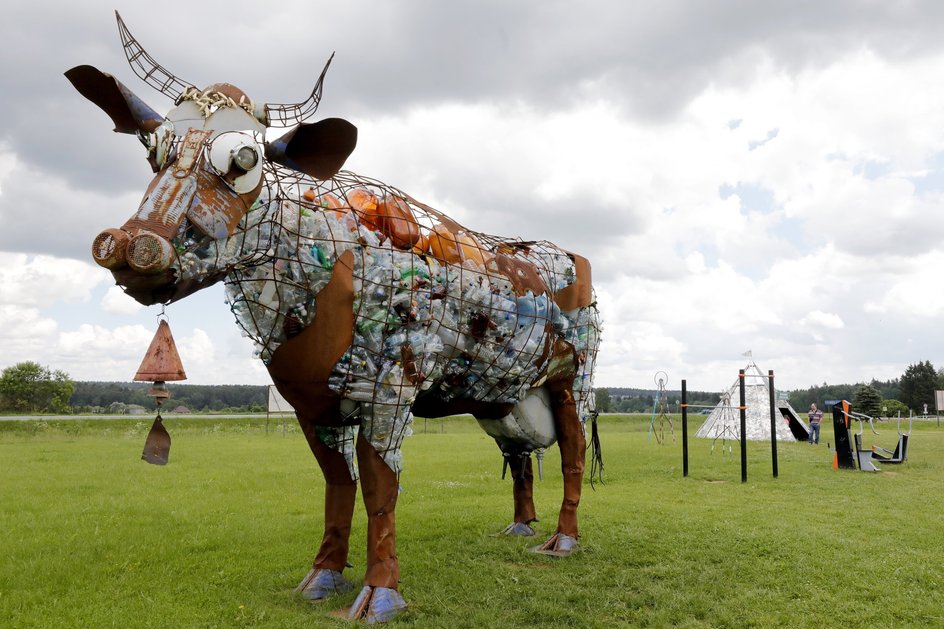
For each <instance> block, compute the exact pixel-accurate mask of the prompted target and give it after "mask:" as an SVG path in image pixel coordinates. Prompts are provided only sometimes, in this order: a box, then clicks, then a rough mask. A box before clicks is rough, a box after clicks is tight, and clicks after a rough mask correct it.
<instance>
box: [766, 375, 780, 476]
mask: <svg viewBox="0 0 944 629" xmlns="http://www.w3.org/2000/svg"><path fill="white" fill-rule="evenodd" d="M767 379H768V380H769V383H770V384H769V386H770V457H771V461H772V462H773V468H774V478H777V415H778V414H779V413H777V404H776V401H775V400H774V370H773V369H771V370H769V371H768V372H767Z"/></svg>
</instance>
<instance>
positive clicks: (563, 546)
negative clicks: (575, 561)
mask: <svg viewBox="0 0 944 629" xmlns="http://www.w3.org/2000/svg"><path fill="white" fill-rule="evenodd" d="M575 550H577V538H576V537H571V536H570V535H565V534H564V533H554V535H552V536H551V539H549V540H547V541H546V542H544V543H543V544H540V545H539V546H535V547H534V548H532V549H531V552H533V553H538V554H541V555H551V556H552V557H568V556H570V555H572V554H573V552H574V551H575Z"/></svg>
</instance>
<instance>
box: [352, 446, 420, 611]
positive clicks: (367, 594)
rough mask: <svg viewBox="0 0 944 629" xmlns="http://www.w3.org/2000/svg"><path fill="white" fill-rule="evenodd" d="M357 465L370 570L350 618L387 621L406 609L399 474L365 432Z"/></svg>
mask: <svg viewBox="0 0 944 629" xmlns="http://www.w3.org/2000/svg"><path fill="white" fill-rule="evenodd" d="M357 465H358V470H359V472H360V477H361V491H362V494H363V498H364V506H365V507H366V509H367V573H366V574H365V575H364V588H363V589H362V590H361V592H360V594H358V596H357V599H356V600H355V601H354V604H353V605H352V606H351V610H350V612H349V614H348V618H349V619H351V620H356V619H360V618H366V619H367V620H368V622H383V621H386V620H389V619H390V618H393V617H394V616H395V615H396V614H397V613H398V612H399V611H400V610H402V609H405V608H406V602H405V601H404V600H403V597H402V596H400V593H399V592H398V591H397V584H398V582H399V581H400V564H399V563H398V561H397V546H396V541H397V536H396V517H395V516H396V507H397V493H398V491H399V481H398V479H397V474H396V472H394V471H393V470H392V469H391V468H390V466H389V465H387V463H386V462H385V461H384V460H383V457H381V456H380V453H379V452H377V450H376V449H375V448H374V446H373V445H371V444H370V442H368V441H367V439H365V438H364V436H363V434H361V435H359V436H358V439H357Z"/></svg>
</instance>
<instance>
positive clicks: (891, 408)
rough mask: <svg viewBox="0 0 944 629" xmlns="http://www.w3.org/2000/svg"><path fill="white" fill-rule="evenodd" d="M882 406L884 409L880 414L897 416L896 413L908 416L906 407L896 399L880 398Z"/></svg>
mask: <svg viewBox="0 0 944 629" xmlns="http://www.w3.org/2000/svg"><path fill="white" fill-rule="evenodd" d="M882 408H884V409H885V411H884V412H883V413H882V414H883V415H885V416H886V417H898V413H901V416H902V417H908V407H907V406H905V405H904V404H903V403H902V402H900V401H898V400H882Z"/></svg>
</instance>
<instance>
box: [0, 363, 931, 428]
mask: <svg viewBox="0 0 944 629" xmlns="http://www.w3.org/2000/svg"><path fill="white" fill-rule="evenodd" d="M150 387H151V384H150V383H147V382H73V381H72V380H71V379H70V378H69V375H68V374H67V373H65V372H63V371H60V370H52V369H50V368H49V367H44V366H42V365H40V364H39V363H36V362H31V361H27V362H21V363H17V364H16V365H13V366H12V367H7V368H5V369H4V370H3V371H2V373H0V411H2V412H7V413H9V412H12V413H70V412H72V413H103V412H108V410H109V409H112V410H113V411H114V410H116V409H122V408H124V409H126V408H127V407H128V406H130V405H138V406H143V407H144V408H146V409H153V408H154V399H153V398H151V397H149V396H148V395H147V391H148V389H150ZM168 388H169V389H170V391H171V395H172V397H171V398H170V400H168V401H167V402H165V403H164V408H167V409H173V408H177V407H179V406H184V407H186V408H187V409H188V410H190V411H193V412H208V411H224V412H265V410H266V407H267V404H268V400H267V387H265V386H261V385H195V384H175V383H171V384H169V385H168ZM937 390H944V369H942V370H940V371H938V370H936V369H935V368H934V365H932V364H931V361H924V362H918V363H915V364H913V365H909V366H908V368H907V369H906V370H905V373H903V374H902V375H901V377H900V378H895V379H893V380H887V381H880V380H872V381H871V382H869V383H857V384H835V385H829V384H826V383H825V382H824V383H823V384H822V385H818V386H812V387H809V388H807V389H798V390H795V391H791V392H789V400H790V404H791V405H792V406H793V407H794V408H796V409H797V410H798V411H800V412H803V411H805V410H806V409H807V408H809V405H810V404H811V403H813V402H815V403H816V404H817V405H819V406H820V407H824V406H825V403H826V401H827V400H849V401H850V402H852V403H853V405H854V408H856V409H857V410H858V411H860V412H863V413H866V414H867V415H871V416H873V417H877V416H882V415H887V416H894V415H895V414H896V413H898V412H902V413H903V414H907V413H908V412H909V411H912V412H914V413H916V414H919V415H920V414H922V413H924V412H925V405H927V411H928V412H929V413H934V412H940V411H944V409H937V408H935V400H934V392H935V391H937ZM594 393H595V401H596V408H597V410H598V411H599V412H601V413H607V412H612V413H651V412H652V411H653V408H654V406H655V402H656V397H657V395H658V391H656V390H654V389H636V388H627V387H600V388H598V389H596V390H595V392H594ZM665 398H666V402H667V405H668V410H669V411H670V412H673V413H674V412H678V403H679V401H680V400H681V391H679V390H666V391H665ZM720 398H721V394H720V393H711V392H706V391H689V392H688V403H689V404H690V405H692V406H702V405H703V406H713V405H715V404H717V403H718V401H719V400H720ZM656 410H658V409H656Z"/></svg>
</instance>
